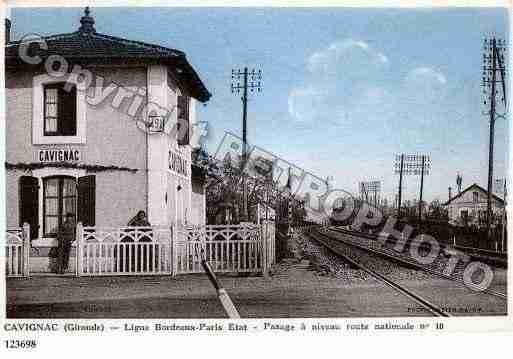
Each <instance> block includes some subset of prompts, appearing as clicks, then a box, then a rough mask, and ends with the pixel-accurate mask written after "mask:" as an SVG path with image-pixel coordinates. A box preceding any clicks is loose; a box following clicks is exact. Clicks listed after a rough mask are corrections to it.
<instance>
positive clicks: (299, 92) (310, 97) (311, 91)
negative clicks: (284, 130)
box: [288, 86, 323, 121]
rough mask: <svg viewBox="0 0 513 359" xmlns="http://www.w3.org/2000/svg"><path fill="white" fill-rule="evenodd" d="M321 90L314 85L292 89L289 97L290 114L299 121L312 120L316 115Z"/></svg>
mask: <svg viewBox="0 0 513 359" xmlns="http://www.w3.org/2000/svg"><path fill="white" fill-rule="evenodd" d="M322 95H323V94H322V93H321V91H319V90H317V89H315V88H314V87H313V86H308V87H306V88H297V89H292V91H291V92H290V94H289V98H288V110H289V114H290V115H291V116H292V117H293V118H295V119H296V120H298V121H307V120H310V119H311V118H312V117H313V116H314V115H315V109H316V108H317V105H318V102H319V100H320V99H321V98H322Z"/></svg>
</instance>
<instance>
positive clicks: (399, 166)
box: [395, 154, 404, 219]
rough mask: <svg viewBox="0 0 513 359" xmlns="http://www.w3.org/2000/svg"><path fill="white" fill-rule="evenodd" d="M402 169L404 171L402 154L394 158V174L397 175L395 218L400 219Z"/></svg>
mask: <svg viewBox="0 0 513 359" xmlns="http://www.w3.org/2000/svg"><path fill="white" fill-rule="evenodd" d="M403 169H404V154H401V155H399V156H395V173H396V174H399V196H398V199H397V218H398V219H400V218H401V197H402V191H403Z"/></svg>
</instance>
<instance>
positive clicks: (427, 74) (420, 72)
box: [406, 67, 447, 84]
mask: <svg viewBox="0 0 513 359" xmlns="http://www.w3.org/2000/svg"><path fill="white" fill-rule="evenodd" d="M406 80H407V81H415V82H424V81H426V80H427V81H430V80H435V81H437V82H439V83H440V84H446V83H447V79H446V77H445V76H444V74H442V73H441V72H439V71H436V70H434V69H432V68H430V67H417V68H415V69H413V70H411V71H410V72H409V73H408V75H406Z"/></svg>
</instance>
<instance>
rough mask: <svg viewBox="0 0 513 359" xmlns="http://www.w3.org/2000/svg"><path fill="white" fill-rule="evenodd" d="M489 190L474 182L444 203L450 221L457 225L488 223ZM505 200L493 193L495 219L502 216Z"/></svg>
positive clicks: (482, 224)
mask: <svg viewBox="0 0 513 359" xmlns="http://www.w3.org/2000/svg"><path fill="white" fill-rule="evenodd" d="M487 198H488V191H486V190H485V189H484V188H483V187H481V186H479V185H478V184H476V183H474V184H473V185H471V186H469V187H467V188H466V189H465V190H463V191H462V192H460V193H459V194H458V195H456V196H454V197H453V198H451V199H449V200H448V201H447V202H445V203H444V204H443V206H444V207H445V208H447V210H448V214H449V222H450V223H451V224H456V225H465V224H467V225H477V226H484V225H486V209H487ZM503 210H504V200H503V199H501V198H499V197H497V196H496V195H494V194H492V212H493V216H494V221H497V220H499V219H500V218H501V217H502V214H503Z"/></svg>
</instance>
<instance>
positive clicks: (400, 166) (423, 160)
mask: <svg viewBox="0 0 513 359" xmlns="http://www.w3.org/2000/svg"><path fill="white" fill-rule="evenodd" d="M405 162H406V170H405V169H404V164H405ZM430 169H431V158H430V156H428V155H417V154H414V155H411V154H408V155H405V154H401V155H396V157H395V173H396V174H397V173H398V174H399V201H400V200H401V192H402V178H403V174H406V175H420V196H419V204H418V206H419V221H420V222H422V193H423V190H424V175H429V172H430ZM400 208H401V206H400V204H399V206H398V217H399V216H400ZM413 212H415V210H413ZM420 222H419V226H420ZM419 228H420V227H419Z"/></svg>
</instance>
